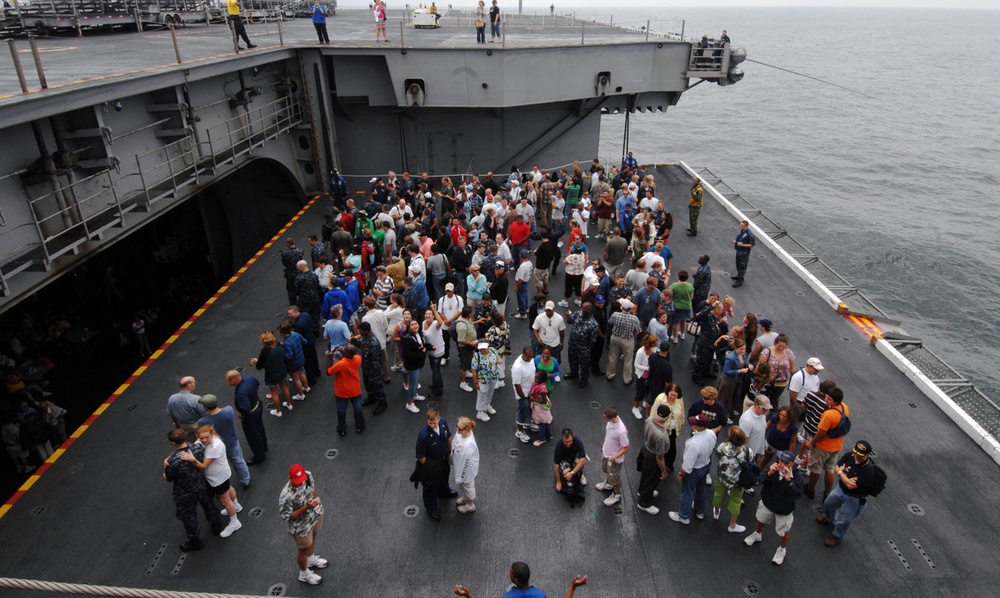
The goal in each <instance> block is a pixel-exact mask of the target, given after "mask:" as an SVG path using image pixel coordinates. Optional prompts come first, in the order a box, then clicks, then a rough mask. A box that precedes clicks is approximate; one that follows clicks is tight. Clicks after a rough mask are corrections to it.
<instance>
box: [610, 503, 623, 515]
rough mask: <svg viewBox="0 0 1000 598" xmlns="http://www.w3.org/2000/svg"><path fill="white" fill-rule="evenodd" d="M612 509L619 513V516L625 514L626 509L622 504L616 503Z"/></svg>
mask: <svg viewBox="0 0 1000 598" xmlns="http://www.w3.org/2000/svg"><path fill="white" fill-rule="evenodd" d="M611 510H612V511H613V512H614V514H615V515H618V516H619V517H621V516H622V515H624V514H625V509H623V508H622V507H621V505H615V508H613V509H611Z"/></svg>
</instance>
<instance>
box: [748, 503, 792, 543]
mask: <svg viewBox="0 0 1000 598" xmlns="http://www.w3.org/2000/svg"><path fill="white" fill-rule="evenodd" d="M757 521H760V522H761V523H763V524H764V525H771V524H772V523H773V524H774V531H775V532H776V533H777V534H778V535H779V536H784V535H785V534H787V533H788V532H789V531H791V529H792V522H793V521H795V513H789V514H788V515H777V514H775V512H774V511H772V510H771V509H769V508H767V507H765V506H764V501H760V502H759V503H757Z"/></svg>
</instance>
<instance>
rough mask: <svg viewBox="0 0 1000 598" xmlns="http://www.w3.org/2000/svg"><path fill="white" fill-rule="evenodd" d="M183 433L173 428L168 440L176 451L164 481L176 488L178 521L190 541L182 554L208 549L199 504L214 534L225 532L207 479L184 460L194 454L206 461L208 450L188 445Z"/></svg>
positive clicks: (169, 459)
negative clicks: (201, 532)
mask: <svg viewBox="0 0 1000 598" xmlns="http://www.w3.org/2000/svg"><path fill="white" fill-rule="evenodd" d="M184 434H185V432H184V430H182V429H180V428H174V429H173V430H170V433H169V434H167V440H169V441H170V445H171V446H172V447H173V448H174V452H172V453H171V454H170V455H169V456H168V457H167V458H166V459H164V460H163V479H165V480H166V481H168V482H171V483H172V484H173V486H174V505H175V506H176V507H177V518H178V519H180V520H181V523H183V524H184V531H185V533H186V534H187V541H186V542H184V543H183V544H181V551H183V552H191V551H193V550H201V549H202V548H205V543H204V542H203V541H202V540H201V538H200V535H199V531H198V505H199V504H200V505H201V508H202V510H203V511H205V517H206V518H207V519H208V522H209V523H210V524H211V525H212V533H213V534H218V533H219V532H221V531H222V528H223V523H222V518H221V517H220V516H219V511H218V509H216V507H215V502H214V501H213V499H212V493H211V492H210V491H209V488H208V482H206V481H205V476H204V475H202V473H201V471H200V470H198V468H196V467H195V466H194V465H192V464H191V463H189V462H187V461H185V460H183V459H181V457H180V454H181V453H183V452H190V453H192V454H193V455H194V456H195V458H196V459H198V460H199V461H201V460H203V459H204V458H205V450H204V448H203V447H202V445H200V444H198V443H197V442H196V443H194V444H190V445H189V444H188V443H187V439H186V438H185V435H184Z"/></svg>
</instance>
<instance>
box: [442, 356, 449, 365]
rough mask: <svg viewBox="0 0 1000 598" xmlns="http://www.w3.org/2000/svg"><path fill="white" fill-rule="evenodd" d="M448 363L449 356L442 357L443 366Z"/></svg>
mask: <svg viewBox="0 0 1000 598" xmlns="http://www.w3.org/2000/svg"><path fill="white" fill-rule="evenodd" d="M446 365H448V358H447V357H442V358H441V367H444V366H446Z"/></svg>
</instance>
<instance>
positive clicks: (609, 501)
mask: <svg viewBox="0 0 1000 598" xmlns="http://www.w3.org/2000/svg"><path fill="white" fill-rule="evenodd" d="M621 499H622V495H621V494H615V493H614V492H612V493H611V496H609V497H607V498H605V499H604V506H605V507H610V506H612V505H616V504H618V501H620V500H621Z"/></svg>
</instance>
